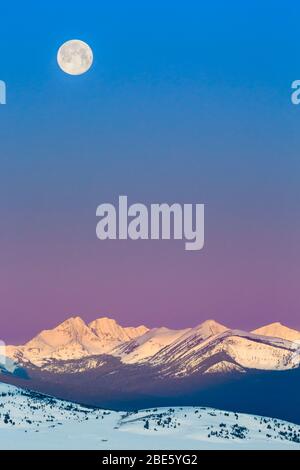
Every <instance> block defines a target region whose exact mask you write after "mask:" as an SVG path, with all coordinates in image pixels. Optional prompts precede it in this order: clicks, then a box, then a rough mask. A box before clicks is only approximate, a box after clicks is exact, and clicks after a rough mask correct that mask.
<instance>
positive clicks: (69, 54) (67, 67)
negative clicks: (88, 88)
mask: <svg viewBox="0 0 300 470" xmlns="http://www.w3.org/2000/svg"><path fill="white" fill-rule="evenodd" d="M57 62H58V65H59V66H60V68H61V69H62V70H63V71H64V72H65V73H67V74H69V75H82V74H83V73H86V72H87V71H88V70H89V69H90V68H91V66H92V63H93V51H92V49H91V48H90V46H89V45H88V44H86V43H85V42H83V41H80V40H79V39H71V40H70V41H67V42H65V43H64V44H63V45H62V46H61V47H60V48H59V50H58V53H57Z"/></svg>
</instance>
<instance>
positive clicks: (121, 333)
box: [7, 317, 147, 365]
mask: <svg viewBox="0 0 300 470" xmlns="http://www.w3.org/2000/svg"><path fill="white" fill-rule="evenodd" d="M145 331H147V328H146V327H144V326H140V327H137V328H130V327H129V328H122V327H121V326H120V325H118V324H117V322H116V321H115V320H111V319H109V318H106V317H105V318H100V319H97V320H95V321H94V322H92V323H90V324H89V325H86V324H85V322H84V321H83V320H82V319H81V318H80V317H71V318H69V319H68V320H66V321H64V322H63V323H61V324H60V325H58V326H57V327H55V328H53V329H52V330H44V331H42V332H41V333H39V334H38V335H37V336H36V337H35V338H33V339H32V340H30V341H29V342H28V343H26V344H25V345H24V346H18V347H15V346H8V347H7V354H8V355H9V357H11V358H12V359H16V360H19V361H20V360H22V361H25V362H26V361H30V362H31V363H33V364H36V365H41V364H44V363H45V362H47V361H49V360H53V359H54V360H69V359H80V358H82V357H86V356H92V355H95V354H104V353H107V352H110V351H111V350H112V349H114V348H115V347H116V346H117V345H119V344H121V343H123V342H124V341H129V340H131V339H132V338H134V337H136V336H139V335H141V334H143V333H144V332H145Z"/></svg>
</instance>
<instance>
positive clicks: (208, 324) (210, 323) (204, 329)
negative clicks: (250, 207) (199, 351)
mask: <svg viewBox="0 0 300 470" xmlns="http://www.w3.org/2000/svg"><path fill="white" fill-rule="evenodd" d="M227 330H228V328H227V327H226V326H224V325H222V324H221V323H218V322H217V321H216V320H212V319H209V320H205V321H204V322H203V323H200V325H197V326H196V327H195V328H193V331H195V332H196V331H197V332H201V333H202V334H203V336H204V337H209V336H212V335H218V334H220V333H224V331H227Z"/></svg>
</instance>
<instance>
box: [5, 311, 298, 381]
mask: <svg viewBox="0 0 300 470" xmlns="http://www.w3.org/2000/svg"><path fill="white" fill-rule="evenodd" d="M298 338H300V332H298V331H297V330H292V329H290V328H288V327H286V326H284V325H282V324H280V323H272V324H270V325H266V326H264V327H262V328H259V329H256V330H254V331H253V332H251V333H249V332H245V331H241V330H232V329H229V328H227V327H226V326H224V325H221V324H220V323H218V322H216V321H214V320H207V321H205V322H203V323H201V324H200V325H198V326H196V327H194V328H186V329H182V330H172V329H169V328H166V327H160V328H152V329H148V328H147V327H145V326H138V327H122V326H120V325H119V324H118V323H117V322H116V321H115V320H113V319H110V318H107V317H103V318H98V319H96V320H94V321H92V322H91V323H89V324H86V323H85V322H84V321H83V320H82V319H81V318H80V317H72V318H69V319H68V320H66V321H64V322H63V323H61V324H60V325H58V326H57V327H55V328H53V329H52V330H44V331H42V332H41V333H40V334H38V335H37V336H36V337H35V338H33V339H32V340H31V341H29V342H28V343H26V344H25V345H23V346H8V347H7V350H6V354H7V356H8V357H9V358H10V359H11V360H13V361H15V362H16V363H21V364H22V365H24V364H25V365H26V364H30V363H32V364H34V365H36V366H38V367H40V366H47V367H49V370H53V367H52V365H51V361H54V362H55V366H54V368H55V370H56V371H57V372H58V371H59V365H57V361H74V360H81V359H83V358H87V357H91V361H90V363H89V367H93V366H94V367H95V368H96V367H97V364H98V363H99V364H100V363H101V359H99V360H95V359H94V357H95V356H101V355H104V354H105V355H110V356H115V357H117V358H119V359H120V360H121V362H122V363H123V364H148V365H150V366H153V367H155V366H159V367H162V369H163V372H162V373H163V374H166V375H171V376H178V377H180V376H186V375H191V374H193V373H196V372H203V373H216V372H220V373H226V372H232V371H235V372H243V371H245V370H246V369H261V370H286V369H292V368H295V367H299V364H300V354H299V351H300V347H299V342H300V339H298ZM219 363H220V364H219ZM86 364H88V362H86ZM80 367H81V369H80V370H81V371H83V370H82V367H83V366H80ZM72 368H73V367H72ZM73 369H74V370H75V369H76V368H73ZM61 372H62V373H63V372H64V370H63V369H62V370H61Z"/></svg>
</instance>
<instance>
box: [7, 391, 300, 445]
mask: <svg viewBox="0 0 300 470" xmlns="http://www.w3.org/2000/svg"><path fill="white" fill-rule="evenodd" d="M0 396H1V405H2V406H1V414H0V449H3V450H4V449H5V450H8V449H26V450H29V449H96V450H97V449H98V450H99V449H107V450H108V449H109V450H111V449H145V448H146V449H157V450H160V449H270V448H273V449H299V448H300V444H299V443H300V426H297V425H294V424H291V423H288V422H286V421H281V420H278V419H277V420H274V419H272V418H263V417H260V416H252V415H245V414H241V413H231V412H226V411H220V410H216V409H212V408H203V407H201V408H200V407H194V408H191V407H180V408H159V409H147V410H142V411H138V412H129V413H124V412H114V411H107V410H99V409H95V408H85V407H83V406H80V405H77V404H75V403H70V402H67V401H61V400H57V399H55V398H52V397H50V396H45V395H41V394H37V393H34V392H31V391H29V390H22V389H19V388H16V387H13V386H10V385H5V384H0Z"/></svg>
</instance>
